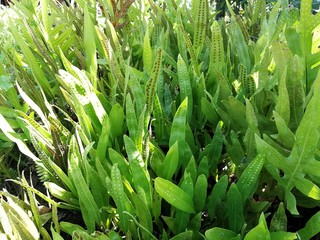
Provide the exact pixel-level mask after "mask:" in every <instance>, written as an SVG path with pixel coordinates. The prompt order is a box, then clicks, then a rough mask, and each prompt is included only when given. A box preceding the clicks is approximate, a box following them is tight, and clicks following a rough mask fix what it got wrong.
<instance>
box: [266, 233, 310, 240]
mask: <svg viewBox="0 0 320 240" xmlns="http://www.w3.org/2000/svg"><path fill="white" fill-rule="evenodd" d="M270 238H271V240H279V239H281V240H295V239H298V238H297V234H296V233H291V232H271V233H270ZM300 239H307V238H300Z"/></svg>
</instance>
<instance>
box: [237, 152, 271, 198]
mask: <svg viewBox="0 0 320 240" xmlns="http://www.w3.org/2000/svg"><path fill="white" fill-rule="evenodd" d="M264 160H265V157H264V156H263V155H261V154H259V155H258V156H257V157H256V158H255V159H254V160H252V162H251V163H250V164H249V166H247V167H246V169H245V170H244V172H243V173H242V174H241V176H240V178H239V180H238V182H237V183H236V185H237V188H238V190H239V192H240V194H241V196H242V202H243V203H244V202H245V201H246V200H247V199H248V198H249V197H250V196H252V194H253V192H254V190H255V188H256V186H257V182H258V178H259V176H260V171H261V169H262V167H263V164H264Z"/></svg>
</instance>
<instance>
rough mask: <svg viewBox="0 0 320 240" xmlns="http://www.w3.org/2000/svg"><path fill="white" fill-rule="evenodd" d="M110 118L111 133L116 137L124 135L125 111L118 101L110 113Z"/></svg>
mask: <svg viewBox="0 0 320 240" xmlns="http://www.w3.org/2000/svg"><path fill="white" fill-rule="evenodd" d="M109 120H110V130H111V134H112V136H113V137H114V138H116V137H119V136H122V135H123V125H124V112H123V108H122V107H121V106H120V104H118V103H116V104H115V105H114V106H113V107H112V109H111V111H110V113H109Z"/></svg>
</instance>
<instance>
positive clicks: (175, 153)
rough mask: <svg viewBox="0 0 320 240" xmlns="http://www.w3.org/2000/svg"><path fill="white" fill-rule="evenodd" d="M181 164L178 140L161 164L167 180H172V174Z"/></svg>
mask: <svg viewBox="0 0 320 240" xmlns="http://www.w3.org/2000/svg"><path fill="white" fill-rule="evenodd" d="M178 165H179V148H178V142H175V144H173V145H172V146H171V147H170V149H169V151H168V153H167V155H166V158H165V159H164V161H163V163H162V165H161V169H162V171H161V175H162V177H163V178H165V179H167V180H171V178H172V176H173V175H174V174H175V173H176V171H177V168H178Z"/></svg>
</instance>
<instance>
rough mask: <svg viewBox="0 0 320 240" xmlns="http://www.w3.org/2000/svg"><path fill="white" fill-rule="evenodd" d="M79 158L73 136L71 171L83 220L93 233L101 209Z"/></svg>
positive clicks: (70, 158) (71, 142)
mask: <svg viewBox="0 0 320 240" xmlns="http://www.w3.org/2000/svg"><path fill="white" fill-rule="evenodd" d="M79 158H80V154H79V148H78V145H77V143H76V139H75V137H74V136H73V137H72V138H71V141H70V149H69V153H68V159H69V172H70V174H71V177H72V180H73V182H74V185H75V187H76V189H77V193H78V196H79V203H80V209H81V213H82V217H83V220H84V222H85V224H86V226H87V228H88V231H89V232H91V233H92V232H94V230H95V223H99V222H100V215H99V212H100V211H99V208H98V206H97V204H96V202H95V200H94V198H93V196H92V194H91V192H90V189H89V186H88V185H87V183H86V181H85V178H84V176H83V175H82V173H81V170H80V168H79V165H78V164H79Z"/></svg>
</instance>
